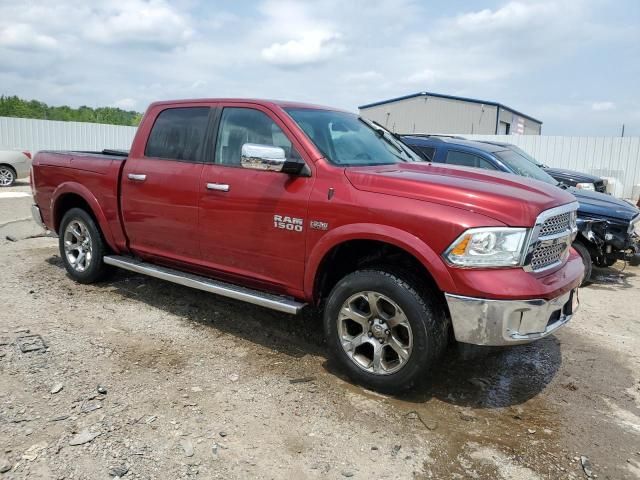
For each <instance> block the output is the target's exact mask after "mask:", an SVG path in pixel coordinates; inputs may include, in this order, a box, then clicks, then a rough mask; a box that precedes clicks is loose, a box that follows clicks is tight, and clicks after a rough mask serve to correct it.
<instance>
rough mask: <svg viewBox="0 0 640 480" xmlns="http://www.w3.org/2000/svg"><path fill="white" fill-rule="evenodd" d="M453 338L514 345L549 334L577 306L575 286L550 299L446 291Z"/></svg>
mask: <svg viewBox="0 0 640 480" xmlns="http://www.w3.org/2000/svg"><path fill="white" fill-rule="evenodd" d="M445 297H446V299H447V303H448V305H449V312H450V314H451V322H452V324H453V331H454V334H455V337H456V340H457V341H459V342H463V343H472V344H474V345H517V344H520V343H529V342H532V341H534V340H538V339H540V338H543V337H546V336H547V335H551V334H552V333H553V332H555V331H556V330H558V329H559V328H560V327H562V326H563V325H564V324H566V323H567V322H568V321H569V320H571V317H572V316H573V314H574V313H575V312H576V310H577V309H578V289H577V288H575V289H573V290H570V291H568V292H566V293H564V294H562V295H560V296H559V297H556V298H554V299H552V300H542V299H537V300H489V299H484V298H475V297H465V296H461V295H453V294H449V293H445Z"/></svg>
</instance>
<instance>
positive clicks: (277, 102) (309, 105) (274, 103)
mask: <svg viewBox="0 0 640 480" xmlns="http://www.w3.org/2000/svg"><path fill="white" fill-rule="evenodd" d="M216 102H238V103H252V104H257V105H262V106H265V107H273V106H278V107H280V108H305V109H314V110H334V111H346V110H342V109H339V108H334V107H325V106H323V105H316V104H312V103H304V102H293V101H288V100H269V99H263V98H189V99H180V100H162V101H159V102H153V103H152V104H151V105H150V106H156V105H182V104H189V103H216Z"/></svg>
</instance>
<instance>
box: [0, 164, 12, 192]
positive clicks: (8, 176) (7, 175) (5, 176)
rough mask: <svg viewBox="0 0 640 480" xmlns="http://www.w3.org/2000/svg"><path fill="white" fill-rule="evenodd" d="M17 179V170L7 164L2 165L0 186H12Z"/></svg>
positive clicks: (0, 166) (0, 167) (0, 168)
mask: <svg viewBox="0 0 640 480" xmlns="http://www.w3.org/2000/svg"><path fill="white" fill-rule="evenodd" d="M15 181H16V171H15V170H14V169H13V168H11V167H9V166H7V165H0V187H10V186H11V185H13V184H14V183H15Z"/></svg>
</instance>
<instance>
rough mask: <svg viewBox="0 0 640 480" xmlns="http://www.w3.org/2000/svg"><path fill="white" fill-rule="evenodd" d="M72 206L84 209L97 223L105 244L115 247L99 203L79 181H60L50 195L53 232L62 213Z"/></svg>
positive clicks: (60, 219)
mask: <svg viewBox="0 0 640 480" xmlns="http://www.w3.org/2000/svg"><path fill="white" fill-rule="evenodd" d="M72 208H82V209H83V210H86V211H87V213H88V214H89V215H91V216H92V217H93V219H94V220H95V221H96V223H97V224H98V227H99V228H100V231H101V233H102V236H103V238H104V240H105V242H106V243H107V245H109V247H110V248H112V249H115V241H114V238H113V234H112V232H111V229H110V228H109V223H108V222H107V218H106V216H105V214H104V212H103V211H102V207H100V203H99V202H98V200H97V199H96V197H95V196H94V195H93V194H92V193H91V191H90V190H89V189H88V188H87V187H85V186H83V185H81V184H79V183H71V182H65V183H62V184H61V185H59V186H58V188H56V190H55V191H54V193H53V195H52V197H51V221H52V224H53V228H54V231H55V232H58V230H59V229H60V223H61V222H62V217H64V214H65V213H66V212H68V211H69V210H70V209H72Z"/></svg>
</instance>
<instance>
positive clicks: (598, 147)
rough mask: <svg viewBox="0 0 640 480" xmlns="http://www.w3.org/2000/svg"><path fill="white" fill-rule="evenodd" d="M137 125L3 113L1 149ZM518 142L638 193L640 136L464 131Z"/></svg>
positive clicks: (552, 161) (94, 145)
mask: <svg viewBox="0 0 640 480" xmlns="http://www.w3.org/2000/svg"><path fill="white" fill-rule="evenodd" d="M135 133H136V127H125V126H119V125H103V124H97V123H81V122H59V121H52V120H34V119H26V118H9V117H0V149H5V150H6V149H9V150H10V149H27V150H29V151H31V152H33V153H35V152H37V151H38V150H102V149H104V148H112V149H119V150H128V149H129V147H130V146H131V141H132V140H133V137H134V135H135ZM465 137H466V138H469V139H477V140H496V141H499V142H508V143H513V144H515V145H518V146H519V147H520V148H522V149H523V150H525V151H526V152H528V153H529V154H530V155H532V156H533V157H535V158H536V159H538V160H539V161H541V162H542V163H545V164H547V165H550V166H552V167H559V168H568V169H571V170H579V171H583V172H587V173H593V174H595V175H599V176H601V177H605V178H607V179H608V180H609V183H610V185H611V193H613V194H614V195H616V196H619V197H625V198H636V199H637V197H638V195H640V137H624V138H622V137H551V136H539V135H465Z"/></svg>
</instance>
